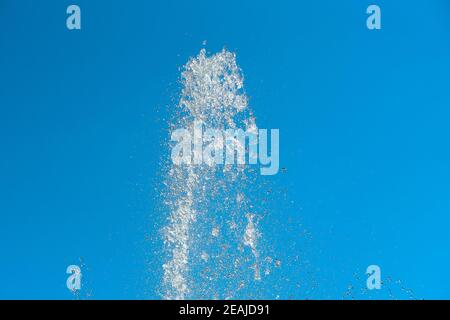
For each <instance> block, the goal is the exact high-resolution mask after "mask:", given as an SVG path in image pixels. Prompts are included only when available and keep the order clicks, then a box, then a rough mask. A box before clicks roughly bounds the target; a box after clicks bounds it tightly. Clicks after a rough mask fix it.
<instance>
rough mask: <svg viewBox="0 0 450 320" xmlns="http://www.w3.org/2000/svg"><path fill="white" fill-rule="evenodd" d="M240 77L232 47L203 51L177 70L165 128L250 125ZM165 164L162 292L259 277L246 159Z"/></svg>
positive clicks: (217, 288)
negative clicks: (176, 92)
mask: <svg viewBox="0 0 450 320" xmlns="http://www.w3.org/2000/svg"><path fill="white" fill-rule="evenodd" d="M243 83H244V79H243V75H242V72H241V70H240V69H239V67H238V66H237V64H236V55H235V54H234V53H231V52H229V51H227V50H225V49H224V50H222V51H221V52H219V53H217V54H214V55H211V56H207V54H206V51H205V50H204V49H202V50H201V51H200V53H199V54H198V56H196V57H194V58H191V59H190V60H189V61H188V63H187V64H186V65H185V66H184V69H183V71H182V74H181V84H182V86H183V89H182V93H181V98H180V101H179V103H178V108H176V110H175V111H174V117H173V121H172V122H171V123H170V131H172V130H173V129H178V128H187V129H189V130H193V128H194V123H198V122H199V121H201V122H202V123H203V124H204V125H205V127H209V128H215V129H219V130H224V129H229V128H241V129H243V130H256V123H255V118H254V116H253V114H252V112H251V111H250V110H249V107H248V97H247V95H246V94H245V92H244V90H243V89H244V84H243ZM240 147H242V148H244V146H240ZM166 168H167V172H168V173H167V176H166V179H165V192H164V202H165V205H166V208H167V209H168V211H169V218H168V223H167V226H166V227H165V228H164V230H163V231H164V232H163V234H164V242H165V247H166V250H167V255H168V259H167V261H166V262H165V263H164V265H163V270H164V276H163V286H164V298H166V299H187V298H190V299H195V298H232V297H236V292H238V291H239V290H241V289H242V288H243V287H245V285H246V283H248V281H249V277H248V275H249V273H251V274H252V276H251V277H250V279H252V281H255V280H256V281H258V280H260V279H261V277H260V274H259V266H258V264H259V256H260V253H259V251H258V249H259V248H258V246H257V243H258V239H259V238H260V237H261V232H260V231H258V229H257V223H256V221H257V218H256V217H257V216H258V214H257V213H249V212H253V210H255V206H254V205H253V204H252V197H251V193H252V192H251V191H249V190H251V188H250V187H249V186H251V185H252V184H254V183H255V180H256V179H257V172H256V171H255V169H252V168H250V167H248V166H247V165H222V166H208V165H206V164H205V165H173V164H172V163H167V165H166ZM245 247H248V248H250V252H247V251H246V250H245Z"/></svg>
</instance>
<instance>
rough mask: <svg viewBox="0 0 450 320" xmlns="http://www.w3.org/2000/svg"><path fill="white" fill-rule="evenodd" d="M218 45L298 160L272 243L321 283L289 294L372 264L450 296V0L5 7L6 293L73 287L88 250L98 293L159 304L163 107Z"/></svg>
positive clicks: (0, 24) (332, 287)
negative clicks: (305, 236)
mask: <svg viewBox="0 0 450 320" xmlns="http://www.w3.org/2000/svg"><path fill="white" fill-rule="evenodd" d="M72 3H76V4H78V5H79V6H80V7H81V10H82V30H81V31H68V30H67V28H66V25H65V20H66V13H65V11H66V8H67V6H68V5H69V4H72ZM371 3H376V4H378V5H380V6H381V9H382V30H380V31H369V30H367V28H366V26H365V20H366V17H367V16H366V14H365V10H366V8H367V6H368V5H369V4H371ZM204 40H207V45H206V48H207V50H208V51H211V52H215V51H218V50H220V49H222V48H223V47H227V48H228V49H229V50H231V51H234V52H236V53H237V60H238V64H239V65H240V67H241V68H242V69H243V72H244V74H245V77H246V79H245V88H246V91H247V93H248V95H249V96H250V97H251V105H252V108H253V110H254V111H255V115H256V116H257V119H258V122H259V125H260V127H262V128H279V129H280V133H281V166H283V167H286V168H287V172H286V173H285V174H283V175H281V174H280V175H278V176H275V177H268V178H267V179H273V180H274V182H275V183H276V184H277V185H279V186H281V187H280V188H285V189H287V191H286V197H287V198H288V199H289V200H288V201H289V203H291V201H293V202H294V203H292V204H291V205H290V206H289V208H287V206H286V205H280V208H277V207H276V206H274V208H273V212H274V213H273V214H272V218H273V219H274V221H289V223H290V224H288V223H281V224H282V226H281V225H280V228H278V229H277V230H278V232H272V233H270V231H269V230H266V236H267V238H268V239H271V242H272V245H273V247H274V251H276V252H280V256H283V255H285V256H286V257H282V258H280V259H281V261H282V262H283V261H288V260H289V256H290V257H292V256H293V255H297V254H299V252H301V258H300V259H302V263H305V261H307V262H308V265H309V267H308V268H310V269H311V270H315V271H314V272H315V275H314V276H308V279H312V278H311V277H313V278H314V279H315V280H314V281H313V282H315V283H316V285H317V289H315V290H314V292H312V293H310V294H308V295H307V294H306V293H305V292H304V291H301V292H300V291H299V292H296V291H295V290H296V289H295V288H294V286H293V284H292V282H293V281H292V282H291V283H290V282H289V281H284V282H282V283H281V284H280V286H281V287H280V288H278V289H277V290H279V291H280V292H282V293H285V294H284V295H283V294H282V295H281V298H289V297H297V298H336V299H340V298H342V296H343V295H344V294H345V292H346V291H347V289H348V286H349V285H350V284H352V285H353V286H355V287H356V288H359V287H364V282H365V276H364V271H365V268H366V267H367V266H368V265H370V264H377V265H379V266H380V267H381V269H382V276H383V277H391V278H392V279H393V281H397V280H400V281H401V285H400V284H399V283H398V282H396V283H393V284H391V288H392V290H396V291H397V292H395V293H394V296H395V297H397V298H407V296H406V295H405V294H404V291H402V290H400V289H399V288H400V286H404V287H407V288H410V289H412V290H413V291H414V296H415V297H417V298H450V275H449V272H448V270H450V249H449V248H450V233H449V226H450V126H449V120H450V90H449V88H450V86H449V84H450V79H449V77H450V3H449V2H448V0H430V1H425V0H423V1H419V0H411V1H405V0H403V1H382V0H376V1H363V0H361V1H332V0H328V1H325V0H320V1H317V0H314V1H312V0H311V1H264V0H259V1H234V0H233V1H225V2H224V1H221V2H218V1H158V3H157V2H156V1H144V0H136V1H128V2H127V1H87V0H76V1H72V2H69V1H61V0H53V1H49V0H46V1H32V0H27V1H25V0H0V111H1V116H0V155H1V156H0V246H1V247H0V248H1V250H0V270H1V274H2V279H1V285H0V298H33V299H40V298H55V299H71V298H73V296H72V294H71V293H70V292H69V291H68V290H67V288H66V286H65V281H66V278H67V275H66V274H65V269H66V267H67V266H68V265H69V264H79V258H80V257H83V260H84V265H85V267H84V270H83V272H84V276H85V279H84V280H85V282H84V284H83V290H82V294H81V296H82V297H83V298H88V297H89V293H91V294H92V297H93V298H98V299H103V298H126V299H127V298H131V299H134V298H137V299H141V298H159V297H160V295H159V293H158V286H159V284H160V281H161V273H162V270H161V261H162V259H164V257H162V256H161V254H160V250H161V245H162V244H161V240H160V235H159V234H158V232H159V231H158V230H159V228H160V226H161V221H162V219H163V218H162V217H161V214H160V211H158V210H157V209H158V207H159V206H160V203H158V202H157V201H156V199H158V197H157V196H158V192H159V191H158V188H159V186H160V183H161V181H160V170H161V168H160V167H159V165H158V163H159V160H160V158H161V157H162V156H163V154H164V153H163V150H161V139H162V132H163V129H164V128H165V126H166V125H167V124H166V122H165V120H164V118H165V117H166V114H165V111H164V110H165V106H167V105H174V104H176V100H177V97H178V95H179V89H180V87H179V84H178V82H177V81H178V80H179V76H180V75H179V68H180V67H181V66H182V65H183V64H184V63H185V62H186V61H187V59H188V58H189V57H190V56H193V55H196V54H197V53H198V51H199V50H200V49H201V48H202V42H203V41H204ZM281 206H283V207H281ZM300 221H301V223H302V226H303V227H304V228H306V229H307V230H308V232H309V233H310V238H309V240H308V244H305V241H303V240H301V241H300V240H299V239H300V238H299V237H300V236H299V235H298V234H297V233H296V231H295V230H298V229H297V227H296V224H298V223H299V222H300ZM272 223H274V222H273V221H272ZM268 224H270V222H268ZM272 230H273V229H272ZM293 230H294V231H293ZM304 251H307V252H304ZM294 263H295V262H292V264H294ZM292 264H284V265H282V268H284V269H282V270H283V272H284V273H285V274H288V275H289V274H290V273H291V272H292V273H293V272H296V270H297V268H296V267H295V266H294V265H292ZM301 270H302V271H304V269H301ZM358 275H359V276H362V279H358ZM297 277H299V278H300V280H299V281H303V280H302V279H301V277H300V276H298V274H297V275H293V274H292V275H291V276H290V279H294V278H297ZM273 281H274V280H273ZM355 295H356V296H358V297H362V298H364V297H385V298H389V297H390V296H389V292H388V290H384V291H382V292H378V293H376V294H371V295H369V296H364V295H359V294H357V293H355Z"/></svg>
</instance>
